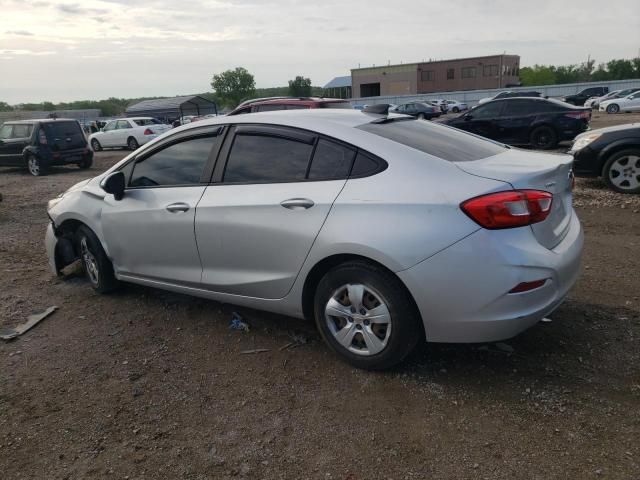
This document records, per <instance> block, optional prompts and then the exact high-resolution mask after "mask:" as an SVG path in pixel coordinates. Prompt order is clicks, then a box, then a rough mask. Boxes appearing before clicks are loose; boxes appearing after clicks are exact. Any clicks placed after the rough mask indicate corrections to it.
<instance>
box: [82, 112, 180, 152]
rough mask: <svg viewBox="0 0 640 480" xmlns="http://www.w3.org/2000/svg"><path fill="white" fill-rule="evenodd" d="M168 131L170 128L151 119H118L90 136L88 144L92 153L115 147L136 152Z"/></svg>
mask: <svg viewBox="0 0 640 480" xmlns="http://www.w3.org/2000/svg"><path fill="white" fill-rule="evenodd" d="M169 129H171V126H169V125H165V124H164V123H162V122H161V121H160V120H158V119H156V118H152V117H133V118H119V119H117V120H111V121H110V122H108V123H107V124H106V125H105V126H104V128H102V129H101V130H100V131H99V132H96V133H93V134H91V136H90V137H89V144H90V145H91V148H92V149H93V151H94V152H98V151H100V150H102V149H103V148H117V147H124V148H128V149H129V150H136V149H137V148H138V147H139V146H140V145H144V144H145V143H147V142H148V141H150V140H153V139H154V138H156V137H157V136H158V135H161V134H163V133H164V132H166V131H167V130H169Z"/></svg>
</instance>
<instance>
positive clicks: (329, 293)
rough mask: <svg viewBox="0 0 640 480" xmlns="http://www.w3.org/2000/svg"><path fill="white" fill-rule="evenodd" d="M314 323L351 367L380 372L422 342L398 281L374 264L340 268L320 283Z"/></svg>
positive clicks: (410, 303) (411, 307)
mask: <svg viewBox="0 0 640 480" xmlns="http://www.w3.org/2000/svg"><path fill="white" fill-rule="evenodd" d="M314 314H315V320H316V325H317V327H318V330H319V331H320V333H321V335H322V337H323V338H324V340H325V342H327V344H328V345H329V346H330V347H331V348H332V349H333V350H334V351H335V352H336V353H337V354H339V355H340V356H341V357H342V358H343V359H344V360H346V361H347V362H349V363H350V364H351V365H353V366H355V367H358V368H364V369H368V370H382V369H386V368H389V367H392V366H393V365H396V364H398V363H400V362H401V361H402V360H404V359H405V358H406V356H407V355H409V354H410V353H411V352H412V351H413V350H414V348H415V346H416V345H417V344H418V342H419V341H420V340H422V339H423V338H424V331H423V328H422V322H421V321H420V316H419V314H418V312H417V309H416V307H415V306H414V303H413V299H412V298H411V296H410V295H409V293H408V292H407V291H406V289H405V288H404V286H403V285H402V283H401V282H400V280H398V278H397V277H396V276H395V275H393V274H392V273H390V272H388V271H387V270H384V269H383V268H381V267H378V266H376V265H373V264H370V263H367V262H363V261H353V262H348V263H344V264H341V265H338V266H337V267H335V268H333V269H332V270H330V271H329V272H327V273H326V274H325V276H324V277H322V279H321V280H320V282H319V283H318V286H317V288H316V292H315V298H314Z"/></svg>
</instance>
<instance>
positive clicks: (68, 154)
mask: <svg viewBox="0 0 640 480" xmlns="http://www.w3.org/2000/svg"><path fill="white" fill-rule="evenodd" d="M92 163H93V151H92V150H91V149H90V148H89V145H88V144H87V139H86V138H85V136H84V132H83V131H82V127H81V126H80V124H79V123H78V121H77V120H70V119H64V118H60V119H44V120H20V121H15V122H6V123H4V124H3V125H2V126H0V166H5V167H6V166H18V167H26V168H28V169H29V173H31V175H34V176H36V177H37V176H39V175H46V174H47V170H48V169H49V167H50V166H52V165H67V164H76V165H78V166H79V167H80V168H89V167H90V166H91V164H92Z"/></svg>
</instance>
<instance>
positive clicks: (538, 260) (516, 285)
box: [46, 110, 583, 369]
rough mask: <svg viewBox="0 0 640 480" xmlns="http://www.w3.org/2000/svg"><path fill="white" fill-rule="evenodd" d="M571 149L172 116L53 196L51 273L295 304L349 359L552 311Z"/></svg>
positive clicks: (573, 221) (354, 115) (573, 248)
mask: <svg viewBox="0 0 640 480" xmlns="http://www.w3.org/2000/svg"><path fill="white" fill-rule="evenodd" d="M571 189H572V175H571V157H570V156H565V155H549V154H541V153H532V152H527V151H523V150H517V149H512V148H509V147H506V146H503V145H501V144H497V143H494V142H491V141H488V140H485V139H482V138H480V137H477V136H474V135H471V134H467V133H464V132H462V131H459V130H456V129H454V128H451V127H447V126H444V125H437V124H433V123H431V122H422V121H416V120H414V119H413V118H411V117H407V116H404V115H397V114H390V115H388V116H387V115H377V114H370V113H362V112H359V111H354V110H309V111H280V112H265V113H257V114H254V115H238V116H235V117H218V118H215V119H211V120H203V121H201V122H197V123H194V124H191V125H187V126H183V127H180V128H177V129H175V130H172V131H171V132H169V133H167V134H165V135H163V136H162V137H160V138H158V139H156V140H154V141H152V142H150V143H149V144H147V145H145V146H143V147H142V148H140V149H139V150H137V151H136V152H133V153H131V154H130V155H129V156H128V157H126V158H125V159H123V160H122V161H121V162H119V163H118V164H116V165H115V166H113V167H112V168H111V169H109V170H108V171H107V172H105V173H104V174H102V175H99V176H97V177H95V178H93V179H90V180H87V181H84V182H81V183H79V184H77V185H75V186H74V187H72V188H71V189H69V190H68V191H67V192H65V193H64V194H62V195H61V196H60V197H58V198H56V199H54V200H52V201H51V202H50V203H49V208H48V212H49V216H50V218H51V224H50V225H49V227H48V229H47V233H46V248H47V253H48V256H49V259H50V264H51V267H52V269H53V270H54V271H55V272H59V270H60V269H61V268H62V267H63V266H65V265H66V264H68V263H70V262H73V261H74V260H75V259H77V258H81V259H82V262H83V264H84V268H85V270H86V274H87V277H88V279H89V281H90V282H91V284H92V285H93V287H94V288H95V289H96V290H97V291H98V292H108V291H110V290H112V289H113V288H115V287H116V286H117V284H118V283H119V282H121V281H124V282H133V283H139V284H142V285H148V286H153V287H158V288H163V289H167V290H172V291H176V292H182V293H187V294H191V295H196V296H200V297H205V298H210V299H213V300H218V301H223V302H228V303H233V304H238V305H244V306H247V307H253V308H258V309H263V310H268V311H272V312H278V313H282V314H287V315H291V316H296V317H301V318H302V317H307V318H314V319H315V321H316V324H317V326H318V329H319V330H320V332H321V334H322V336H323V337H324V339H325V340H326V342H327V343H328V344H329V346H330V347H331V348H333V349H334V350H335V351H336V352H338V353H339V354H340V355H341V356H342V357H343V358H345V359H346V360H347V361H349V362H350V363H352V364H353V365H355V366H358V367H362V368H376V369H379V368H386V367H389V366H391V365H394V364H396V363H398V362H400V361H401V360H402V359H404V358H405V357H406V356H407V355H408V354H409V353H410V352H411V351H412V349H413V348H414V347H415V346H416V344H418V342H421V341H423V340H424V339H426V340H428V341H432V342H486V341H496V340H501V339H504V338H508V337H511V336H514V335H516V334H517V333H519V332H521V331H523V330H525V329H526V328H528V327H530V326H532V325H534V324H536V323H537V322H538V321H539V320H540V319H542V318H543V317H544V316H546V315H548V314H549V313H550V312H551V311H553V310H554V309H555V308H556V307H557V306H558V305H559V304H560V303H561V302H562V300H563V299H564V298H565V296H566V295H567V292H568V291H569V289H570V288H571V286H572V285H573V284H574V282H575V281H576V278H577V276H578V270H579V262H580V256H581V251H582V244H583V234H582V229H581V226H580V223H579V221H578V218H577V217H576V214H575V212H574V210H573V208H572V204H571V196H572V195H571Z"/></svg>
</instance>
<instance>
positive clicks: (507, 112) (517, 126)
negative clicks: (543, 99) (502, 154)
mask: <svg viewBox="0 0 640 480" xmlns="http://www.w3.org/2000/svg"><path fill="white" fill-rule="evenodd" d="M539 103H540V102H536V101H535V100H525V99H519V98H514V99H509V100H506V101H505V102H504V104H505V105H504V109H503V110H502V114H501V116H500V118H498V119H497V120H496V128H497V137H496V139H499V140H500V141H502V142H505V143H509V144H514V145H518V144H519V145H523V144H526V143H529V130H530V127H531V124H532V123H533V122H534V121H535V118H536V111H537V108H536V105H537V104H539Z"/></svg>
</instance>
